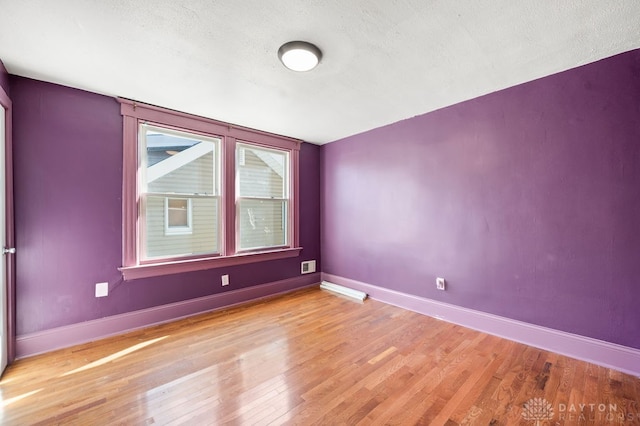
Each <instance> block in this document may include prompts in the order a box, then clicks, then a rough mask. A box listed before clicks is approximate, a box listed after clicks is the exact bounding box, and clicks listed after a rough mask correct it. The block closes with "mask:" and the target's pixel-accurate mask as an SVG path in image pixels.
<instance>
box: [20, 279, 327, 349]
mask: <svg viewBox="0 0 640 426" xmlns="http://www.w3.org/2000/svg"><path fill="white" fill-rule="evenodd" d="M319 283H320V273H315V274H308V275H301V276H299V277H294V278H289V279H286V280H281V281H275V282H271V283H267V284H261V285H257V286H253V287H247V288H242V289H238V290H231V291H226V292H224V293H219V294H212V295H210V296H204V297H199V298H196V299H190V300H185V301H182V302H177V303H170V304H167V305H161V306H156V307H153V308H149V309H142V310H139V311H133V312H127V313H125V314H120V315H112V316H109V317H105V318H100V319H96V320H91V321H85V322H81V323H77V324H71V325H67V326H63V327H56V328H52V329H49V330H44V331H39V332H36V333H29V334H24V335H21V336H18V337H17V338H16V358H18V359H19V358H24V357H28V356H32V355H37V354H40V353H44V352H49V351H52V350H55V349H61V348H66V347H69V346H73V345H77V344H80V343H86V342H91V341H94V340H98V339H102V338H105V337H109V336H113V335H116V334H121V333H125V332H127V331H131V330H136V329H139V328H144V327H149V326H151V325H155V324H161V323H164V322H169V321H175V320H177V319H180V318H185V317H188V316H192V315H197V314H201V313H203V312H209V311H214V310H218V309H223V308H228V307H231V306H235V305H239V304H242V303H246V302H250V301H255V300H258V299H263V298H265V297H271V296H275V295H278V294H283V293H288V292H290V291H294V290H298V289H301V288H304V287H310V286H314V285H318V284H319Z"/></svg>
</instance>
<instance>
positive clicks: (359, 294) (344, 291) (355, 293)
mask: <svg viewBox="0 0 640 426" xmlns="http://www.w3.org/2000/svg"><path fill="white" fill-rule="evenodd" d="M320 288H321V289H323V290H327V291H330V292H332V293H337V294H340V295H342V296H346V297H350V298H352V299H356V300H358V301H360V302H364V299H366V298H367V293H365V292H363V291H360V290H354V289H352V288H347V287H343V286H341V285H338V284H334V283H330V282H328V281H322V283H320Z"/></svg>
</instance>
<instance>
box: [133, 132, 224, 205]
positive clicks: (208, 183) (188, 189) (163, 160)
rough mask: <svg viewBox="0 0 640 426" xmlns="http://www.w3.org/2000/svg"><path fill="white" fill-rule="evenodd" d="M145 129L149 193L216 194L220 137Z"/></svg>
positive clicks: (147, 190) (147, 189)
mask: <svg viewBox="0 0 640 426" xmlns="http://www.w3.org/2000/svg"><path fill="white" fill-rule="evenodd" d="M193 136H194V138H193V139H191V138H188V137H183V136H177V135H174V134H172V133H163V132H161V131H159V130H157V129H156V128H146V129H145V140H146V144H147V145H146V153H147V156H146V158H147V168H146V184H147V188H146V192H164V193H167V192H168V193H179V194H208V195H217V174H218V171H217V170H216V168H217V167H216V163H217V162H216V155H217V145H218V143H219V140H217V139H211V140H209V139H204V140H203V139H199V138H197V136H196V135H193Z"/></svg>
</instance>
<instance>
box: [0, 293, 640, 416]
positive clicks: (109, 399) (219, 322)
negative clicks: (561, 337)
mask: <svg viewBox="0 0 640 426" xmlns="http://www.w3.org/2000/svg"><path fill="white" fill-rule="evenodd" d="M0 385H1V403H2V408H1V411H0V423H2V424H3V425H26V424H29V425H32V424H42V425H50V424H77V425H111V424H125V425H150V424H156V425H180V424H188V425H222V424H258V425H268V424H300V425H314V424H317V425H338V424H347V425H352V424H360V425H383V424H398V425H413V424H425V425H447V426H452V425H466V424H478V425H514V424H522V425H534V424H536V421H539V422H540V423H539V424H553V425H555V424H561V425H562V424H567V425H569V424H585V425H603V424H611V425H613V424H616V425H619V424H640V379H638V378H636V377H632V376H629V375H625V374H622V373H620V372H617V371H613V370H609V369H606V368H603V367H598V366H595V365H592V364H588V363H585V362H581V361H576V360H574V359H570V358H567V357H564V356H560V355H557V354H553V353H549V352H545V351H542V350H539V349H536V348H532V347H529V346H525V345H522V344H518V343H514V342H511V341H508V340H504V339H501V338H498V337H494V336H490V335H486V334H483V333H479V332H476V331H473V330H469V329H466V328H463V327H460V326H456V325H452V324H449V323H446V322H443V321H438V320H436V319H433V318H429V317H426V316H423V315H420V314H416V313H413V312H409V311H405V310H403V309H400V308H396V307H393V306H389V305H385V304H383V303H380V302H377V301H374V300H367V301H365V302H364V303H363V304H359V303H356V302H353V301H351V300H347V299H343V298H340V297H337V296H335V295H332V294H330V293H326V292H323V291H320V290H319V289H317V288H311V289H305V290H300V291H297V292H294V293H290V294H288V295H285V296H281V297H276V298H271V299H268V300H265V301H261V302H258V303H252V304H247V305H244V306H241V307H237V308H232V309H228V310H224V311H218V312H213V313H208V314H202V315H198V316H194V317H191V318H188V319H184V320H180V321H177V322H173V323H170V324H164V325H160V326H155V327H151V328H147V329H144V330H139V331H135V332H131V333H128V334H125V335H121V336H117V337H113V338H108V339H105V340H101V341H98V342H93V343H90V344H84V345H80V346H75V347H72V348H68V349H64V350H59V351H55V352H51V353H48V354H44V355H40V356H35V357H32V358H28V359H24V360H20V361H17V362H16V363H15V364H13V365H12V366H10V367H9V368H8V369H7V371H6V372H5V374H4V376H3V378H2V381H1V382H0ZM534 398H538V399H534ZM525 404H527V405H526V406H525Z"/></svg>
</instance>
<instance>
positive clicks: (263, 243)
mask: <svg viewBox="0 0 640 426" xmlns="http://www.w3.org/2000/svg"><path fill="white" fill-rule="evenodd" d="M238 210H239V212H238V215H239V218H240V225H239V231H238V232H239V241H240V249H241V250H248V249H255V248H263V247H281V246H285V245H286V244H287V240H286V238H287V235H286V217H287V202H286V201H281V200H240V201H239V202H238Z"/></svg>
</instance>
